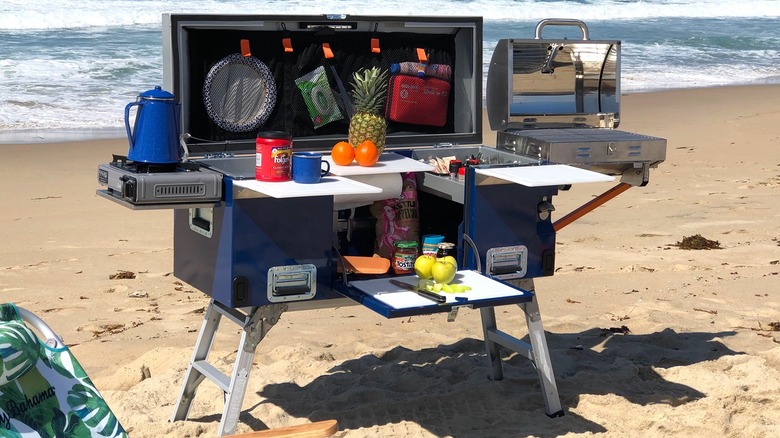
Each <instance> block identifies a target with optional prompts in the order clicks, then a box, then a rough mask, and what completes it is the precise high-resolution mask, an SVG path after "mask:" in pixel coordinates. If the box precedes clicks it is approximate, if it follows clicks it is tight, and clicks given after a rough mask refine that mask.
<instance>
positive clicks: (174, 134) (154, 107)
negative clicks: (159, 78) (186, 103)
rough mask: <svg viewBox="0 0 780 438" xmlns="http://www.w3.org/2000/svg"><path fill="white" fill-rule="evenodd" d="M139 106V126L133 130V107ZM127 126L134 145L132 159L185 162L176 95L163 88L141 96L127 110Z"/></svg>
mask: <svg viewBox="0 0 780 438" xmlns="http://www.w3.org/2000/svg"><path fill="white" fill-rule="evenodd" d="M136 105H137V106H138V111H136V115H135V127H134V129H133V130H132V131H130V108H131V107H133V106H136ZM125 127H126V128H127V139H128V140H129V142H130V150H129V152H128V153H127V158H128V159H130V160H133V161H137V162H142V163H154V164H167V163H177V162H179V161H181V157H182V155H181V147H180V146H179V115H178V105H176V103H175V100H174V96H173V94H171V93H169V92H167V91H165V90H163V89H162V88H160V87H159V86H157V87H154V89H153V90H148V91H144V92H143V93H141V94H139V95H138V98H137V99H136V101H135V102H130V103H128V104H127V106H126V107H125Z"/></svg>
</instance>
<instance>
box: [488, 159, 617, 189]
mask: <svg viewBox="0 0 780 438" xmlns="http://www.w3.org/2000/svg"><path fill="white" fill-rule="evenodd" d="M475 172H476V173H478V174H480V175H485V176H492V177H495V178H499V179H503V180H504V181H509V182H512V183H515V184H521V185H524V186H526V187H545V186H561V185H567V184H577V183H593V182H610V181H614V180H615V177H613V176H610V175H604V174H602V173H598V172H593V171H590V170H585V169H580V168H578V167H573V166H567V165H565V164H551V165H544V166H519V167H495V168H489V169H476V170H475Z"/></svg>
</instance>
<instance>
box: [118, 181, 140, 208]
mask: <svg viewBox="0 0 780 438" xmlns="http://www.w3.org/2000/svg"><path fill="white" fill-rule="evenodd" d="M119 179H120V180H121V181H122V197H123V198H125V199H127V200H128V201H132V202H135V200H136V196H137V192H138V183H137V181H136V180H135V178H131V177H129V176H122V177H121V178H119Z"/></svg>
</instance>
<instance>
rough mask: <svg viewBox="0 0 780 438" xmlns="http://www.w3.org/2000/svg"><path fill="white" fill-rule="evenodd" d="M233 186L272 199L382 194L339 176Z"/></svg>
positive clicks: (379, 190)
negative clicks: (314, 179) (306, 181)
mask: <svg viewBox="0 0 780 438" xmlns="http://www.w3.org/2000/svg"><path fill="white" fill-rule="evenodd" d="M233 185H234V186H236V187H242V188H244V189H248V190H252V191H254V192H258V193H262V194H264V195H267V196H270V197H272V198H302V197H306V196H332V195H362V194H369V193H382V189H381V188H379V187H374V186H371V185H368V184H363V183H361V182H358V181H354V180H351V179H349V178H343V177H339V176H325V177H323V178H322V180H321V181H320V182H318V183H314V184H300V183H297V182H295V181H280V182H271V181H257V180H253V179H246V180H240V181H235V182H234V183H233Z"/></svg>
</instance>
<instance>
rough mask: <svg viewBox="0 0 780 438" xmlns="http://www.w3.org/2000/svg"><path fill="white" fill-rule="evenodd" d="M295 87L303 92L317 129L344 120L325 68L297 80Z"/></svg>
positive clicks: (321, 67)
mask: <svg viewBox="0 0 780 438" xmlns="http://www.w3.org/2000/svg"><path fill="white" fill-rule="evenodd" d="M295 85H297V86H298V88H299V89H300V90H301V94H302V95H303V100H304V101H305V102H306V108H308V109H309V116H310V117H311V121H312V123H314V127H315V128H319V127H320V126H324V125H327V124H328V123H330V122H334V121H336V120H341V119H343V118H344V117H343V116H342V115H341V110H340V109H339V106H338V104H337V103H336V98H335V96H333V91H331V89H330V84H328V76H327V75H326V74H325V68H324V67H323V66H319V67H317V68H316V69H314V70H312V71H310V72H309V73H306V74H305V75H303V76H301V77H299V78H298V79H296V80H295Z"/></svg>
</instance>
